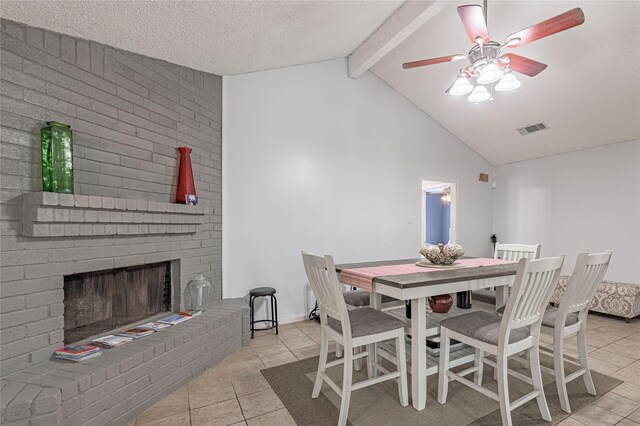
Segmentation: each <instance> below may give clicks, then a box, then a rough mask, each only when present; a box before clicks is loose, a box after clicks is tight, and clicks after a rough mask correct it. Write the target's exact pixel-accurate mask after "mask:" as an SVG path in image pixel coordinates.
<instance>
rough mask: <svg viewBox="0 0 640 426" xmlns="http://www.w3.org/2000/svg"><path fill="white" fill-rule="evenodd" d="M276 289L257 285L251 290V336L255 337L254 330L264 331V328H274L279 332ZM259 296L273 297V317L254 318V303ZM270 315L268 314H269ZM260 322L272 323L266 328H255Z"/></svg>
mask: <svg viewBox="0 0 640 426" xmlns="http://www.w3.org/2000/svg"><path fill="white" fill-rule="evenodd" d="M275 294H276V289H275V288H273V287H257V288H254V289H252V290H251V291H250V292H249V305H250V307H251V313H250V315H251V321H250V322H251V338H252V339H253V332H254V331H263V330H271V329H272V328H275V329H276V334H278V301H277V299H276V296H275ZM258 297H270V298H271V319H262V320H256V319H254V313H253V303H254V302H255V300H256V299H257V298H258ZM267 316H268V315H267ZM259 322H266V323H269V324H271V326H270V327H266V328H255V324H257V323H259Z"/></svg>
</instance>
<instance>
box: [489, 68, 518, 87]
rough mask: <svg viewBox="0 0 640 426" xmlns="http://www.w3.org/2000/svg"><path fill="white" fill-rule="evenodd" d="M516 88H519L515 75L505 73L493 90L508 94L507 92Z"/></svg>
mask: <svg viewBox="0 0 640 426" xmlns="http://www.w3.org/2000/svg"><path fill="white" fill-rule="evenodd" d="M518 87H520V81H518V79H517V78H516V76H515V74H514V73H512V72H507V73H505V75H504V77H502V78H501V79H500V81H499V82H498V84H496V87H494V89H496V90H497V91H498V92H508V91H509V90H513V89H517V88H518Z"/></svg>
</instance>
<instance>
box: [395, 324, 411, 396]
mask: <svg viewBox="0 0 640 426" xmlns="http://www.w3.org/2000/svg"><path fill="white" fill-rule="evenodd" d="M396 348H397V351H396V352H397V353H396V355H397V359H398V370H399V371H400V377H398V394H399V395H400V405H402V406H403V407H406V406H407V405H409V388H408V385H407V355H406V349H405V346H404V329H402V330H400V332H399V334H398V338H397V339H396Z"/></svg>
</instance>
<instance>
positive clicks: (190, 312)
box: [180, 309, 202, 317]
mask: <svg viewBox="0 0 640 426" xmlns="http://www.w3.org/2000/svg"><path fill="white" fill-rule="evenodd" d="M200 314H202V311H201V310H200V309H187V310H186V311H182V312H180V315H182V316H184V317H196V316H198V315H200Z"/></svg>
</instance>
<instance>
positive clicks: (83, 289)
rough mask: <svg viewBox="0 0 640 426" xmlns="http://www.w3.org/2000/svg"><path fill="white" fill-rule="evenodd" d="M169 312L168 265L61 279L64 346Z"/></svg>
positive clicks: (87, 273) (100, 272)
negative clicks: (62, 283) (62, 285)
mask: <svg viewBox="0 0 640 426" xmlns="http://www.w3.org/2000/svg"><path fill="white" fill-rule="evenodd" d="M170 310H171V262H161V263H154V264H150V265H140V266H133V267H130V268H118V269H109V270H106V271H96V272H86V273H83V274H73V275H67V276H65V277H64V343H65V344H69V343H74V342H79V341H81V340H83V339H86V338H88V337H91V336H94V335H96V334H99V333H104V332H108V331H110V330H113V329H116V328H118V327H121V326H124V325H127V324H131V323H133V322H139V321H141V320H144V319H147V318H150V317H152V316H154V315H156V314H159V313H164V312H168V311H170Z"/></svg>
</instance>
